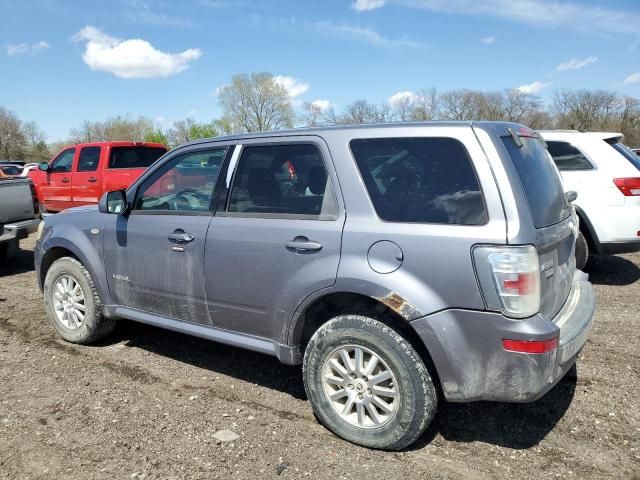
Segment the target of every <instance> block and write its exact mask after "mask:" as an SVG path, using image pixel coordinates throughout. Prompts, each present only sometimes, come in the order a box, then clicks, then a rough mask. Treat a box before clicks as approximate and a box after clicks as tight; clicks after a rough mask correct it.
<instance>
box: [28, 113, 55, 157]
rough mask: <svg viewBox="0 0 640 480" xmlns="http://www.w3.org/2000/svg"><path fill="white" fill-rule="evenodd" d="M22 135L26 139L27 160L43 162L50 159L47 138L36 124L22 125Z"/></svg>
mask: <svg viewBox="0 0 640 480" xmlns="http://www.w3.org/2000/svg"><path fill="white" fill-rule="evenodd" d="M22 133H23V134H24V137H25V152H24V158H25V160H31V161H33V162H43V161H45V160H48V159H49V157H50V152H49V147H48V146H47V142H46V140H47V136H46V135H45V134H44V132H43V131H42V130H40V128H39V127H38V125H37V124H36V122H26V123H24V124H23V125H22Z"/></svg>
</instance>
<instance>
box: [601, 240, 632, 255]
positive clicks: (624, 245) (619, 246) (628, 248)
mask: <svg viewBox="0 0 640 480" xmlns="http://www.w3.org/2000/svg"><path fill="white" fill-rule="evenodd" d="M633 252H640V240H629V241H626V242H601V243H600V253H602V254H603V255H615V254H618V253H633Z"/></svg>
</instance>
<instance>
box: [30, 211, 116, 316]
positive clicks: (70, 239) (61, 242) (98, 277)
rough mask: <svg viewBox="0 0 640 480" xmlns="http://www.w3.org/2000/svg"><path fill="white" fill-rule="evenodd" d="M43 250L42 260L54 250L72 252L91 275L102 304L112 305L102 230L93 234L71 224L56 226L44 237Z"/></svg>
mask: <svg viewBox="0 0 640 480" xmlns="http://www.w3.org/2000/svg"><path fill="white" fill-rule="evenodd" d="M41 248H42V252H41V253H42V255H41V258H42V259H45V258H46V257H47V253H48V252H50V251H52V249H54V248H64V249H65V250H68V251H69V252H71V253H72V254H73V255H74V256H75V257H76V258H77V259H78V260H79V261H80V263H82V265H84V267H85V268H86V269H87V271H88V272H89V274H90V275H91V279H92V280H93V283H94V285H95V287H96V290H97V292H98V295H99V296H100V300H101V301H102V303H103V304H105V305H106V304H110V303H111V297H110V295H109V289H108V287H107V275H106V271H105V269H104V263H103V261H102V259H103V255H102V229H99V233H97V234H93V233H91V231H90V230H89V229H87V230H84V229H81V228H79V227H77V226H75V225H72V224H69V223H59V224H54V225H52V226H51V227H50V228H49V229H48V231H46V232H45V234H44V235H43V239H42V241H41ZM41 261H42V260H41ZM43 273H44V272H43Z"/></svg>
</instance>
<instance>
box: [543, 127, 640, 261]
mask: <svg viewBox="0 0 640 480" xmlns="http://www.w3.org/2000/svg"><path fill="white" fill-rule="evenodd" d="M540 133H541V134H542V137H543V138H544V139H545V141H546V142H547V145H548V149H549V153H550V154H551V156H552V157H553V160H554V161H555V163H556V165H557V166H558V169H559V170H560V173H561V174H562V178H563V181H564V185H565V190H575V191H576V192H577V193H578V198H577V200H576V201H575V202H574V205H575V207H576V211H577V213H578V216H579V217H580V233H581V235H579V237H578V240H577V243H576V264H577V266H578V268H580V269H583V268H584V267H585V265H586V264H587V261H588V259H589V254H590V253H591V254H594V253H595V254H601V255H610V254H615V253H628V252H635V251H638V250H640V157H638V156H637V155H636V154H635V153H633V152H632V151H631V150H630V149H629V148H627V147H626V146H625V145H624V144H623V143H622V138H623V136H622V134H620V133H604V132H578V131H573V130H548V131H542V132H540Z"/></svg>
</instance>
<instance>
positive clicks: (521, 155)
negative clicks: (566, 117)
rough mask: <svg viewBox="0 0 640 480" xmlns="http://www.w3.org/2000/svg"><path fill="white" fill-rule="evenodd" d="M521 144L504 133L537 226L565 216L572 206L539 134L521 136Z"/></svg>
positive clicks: (543, 225)
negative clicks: (537, 135) (565, 195)
mask: <svg viewBox="0 0 640 480" xmlns="http://www.w3.org/2000/svg"><path fill="white" fill-rule="evenodd" d="M520 140H521V141H522V146H521V147H520V148H518V146H517V145H516V143H515V141H514V139H513V138H512V137H510V136H509V137H502V142H503V144H504V147H505V148H506V149H507V152H508V153H509V157H510V158H511V161H512V163H513V166H514V167H515V170H516V172H517V174H518V177H519V178H520V183H521V184H522V189H523V190H524V194H525V197H526V198H527V203H528V204H529V208H530V209H531V215H532V217H533V223H534V225H535V226H536V228H542V227H547V226H549V225H553V224H554V223H558V222H560V221H561V220H563V219H565V218H566V217H568V216H569V214H570V213H571V208H570V207H569V205H568V204H567V202H566V200H565V198H564V190H563V188H562V181H561V180H560V175H559V174H558V171H557V170H556V168H555V166H554V164H553V163H552V162H551V160H550V159H549V157H548V155H547V152H546V150H545V148H544V146H543V144H542V142H541V141H540V140H538V139H537V138H528V137H521V138H520Z"/></svg>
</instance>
